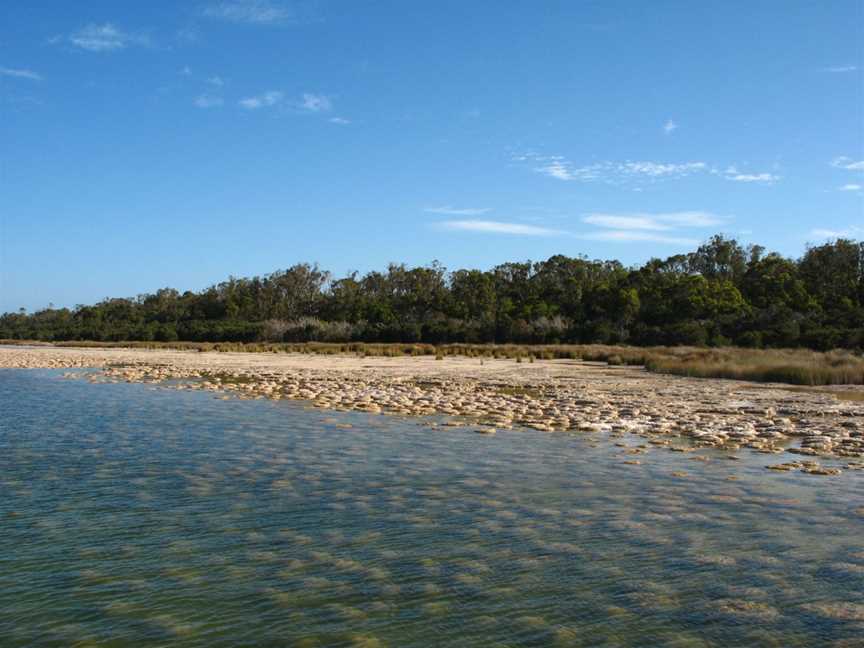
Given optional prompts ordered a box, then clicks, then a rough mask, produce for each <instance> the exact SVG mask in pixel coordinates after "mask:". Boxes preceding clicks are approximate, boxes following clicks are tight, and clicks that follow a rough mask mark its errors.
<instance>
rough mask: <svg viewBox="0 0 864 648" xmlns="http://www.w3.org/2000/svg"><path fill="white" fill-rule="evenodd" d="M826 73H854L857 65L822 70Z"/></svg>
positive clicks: (836, 66)
mask: <svg viewBox="0 0 864 648" xmlns="http://www.w3.org/2000/svg"><path fill="white" fill-rule="evenodd" d="M824 69H825V71H826V72H854V71H855V70H857V69H858V66H857V65H835V66H833V67H826V68H824Z"/></svg>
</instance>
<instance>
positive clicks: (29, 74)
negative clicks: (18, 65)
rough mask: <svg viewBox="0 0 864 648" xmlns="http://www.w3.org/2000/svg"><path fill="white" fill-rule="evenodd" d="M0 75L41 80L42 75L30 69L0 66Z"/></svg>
mask: <svg viewBox="0 0 864 648" xmlns="http://www.w3.org/2000/svg"><path fill="white" fill-rule="evenodd" d="M0 76H8V77H17V78H19V79H30V80H31V81H41V80H42V75H41V74H37V73H36V72H33V71H32V70H23V69H15V68H7V67H0Z"/></svg>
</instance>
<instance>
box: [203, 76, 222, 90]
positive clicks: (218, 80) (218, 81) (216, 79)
mask: <svg viewBox="0 0 864 648" xmlns="http://www.w3.org/2000/svg"><path fill="white" fill-rule="evenodd" d="M207 83H209V84H210V85H212V86H216V87H217V88H221V87H222V86H224V85H225V80H224V79H223V78H222V77H220V76H212V77H210V78H209V79H207Z"/></svg>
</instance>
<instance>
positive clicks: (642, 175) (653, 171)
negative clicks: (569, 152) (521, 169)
mask: <svg viewBox="0 0 864 648" xmlns="http://www.w3.org/2000/svg"><path fill="white" fill-rule="evenodd" d="M513 159H514V161H517V162H530V163H533V164H534V165H535V166H534V171H535V172H537V173H540V174H543V175H546V176H549V177H550V178H555V179H556V180H564V181H573V180H576V181H580V182H605V183H609V184H623V183H626V182H633V181H640V180H641V181H648V182H652V181H656V180H659V179H668V178H682V177H684V176H688V175H691V174H693V173H702V172H705V171H707V170H708V168H709V167H708V165H707V164H706V163H705V162H680V163H665V162H652V161H632V160H626V161H624V162H613V161H608V162H596V163H594V164H589V165H585V166H577V165H575V164H573V163H572V162H570V161H569V160H567V159H566V158H565V157H563V156H560V155H537V154H535V153H528V154H524V155H519V156H515V157H514V158H513Z"/></svg>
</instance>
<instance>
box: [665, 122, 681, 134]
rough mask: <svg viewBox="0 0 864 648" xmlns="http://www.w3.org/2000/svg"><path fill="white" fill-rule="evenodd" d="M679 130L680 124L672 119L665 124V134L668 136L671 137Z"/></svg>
mask: <svg viewBox="0 0 864 648" xmlns="http://www.w3.org/2000/svg"><path fill="white" fill-rule="evenodd" d="M677 128H678V124H676V123H675V122H674V121H672V120H671V119H669V120H667V121H666V123H665V124H663V132H664V133H666V134H667V135H671V134H672V132H673V131H675V130H676V129H677Z"/></svg>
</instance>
